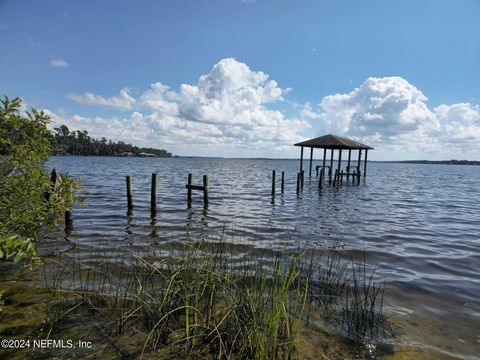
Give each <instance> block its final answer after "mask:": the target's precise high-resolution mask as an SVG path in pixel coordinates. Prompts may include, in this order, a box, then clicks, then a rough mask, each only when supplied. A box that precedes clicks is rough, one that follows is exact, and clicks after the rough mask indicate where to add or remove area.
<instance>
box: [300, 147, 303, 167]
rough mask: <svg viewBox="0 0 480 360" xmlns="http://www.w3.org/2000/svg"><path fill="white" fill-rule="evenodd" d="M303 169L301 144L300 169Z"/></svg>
mask: <svg viewBox="0 0 480 360" xmlns="http://www.w3.org/2000/svg"><path fill="white" fill-rule="evenodd" d="M302 170H303V146H301V147H300V171H302Z"/></svg>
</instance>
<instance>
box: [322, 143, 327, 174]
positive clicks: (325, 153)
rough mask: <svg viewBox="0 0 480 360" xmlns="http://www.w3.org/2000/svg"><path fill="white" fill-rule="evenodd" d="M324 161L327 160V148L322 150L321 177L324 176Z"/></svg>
mask: <svg viewBox="0 0 480 360" xmlns="http://www.w3.org/2000/svg"><path fill="white" fill-rule="evenodd" d="M325 160H327V148H325V149H323V175H324V176H325Z"/></svg>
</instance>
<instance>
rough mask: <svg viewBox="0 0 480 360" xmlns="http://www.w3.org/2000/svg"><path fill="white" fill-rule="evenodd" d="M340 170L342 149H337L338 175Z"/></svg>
mask: <svg viewBox="0 0 480 360" xmlns="http://www.w3.org/2000/svg"><path fill="white" fill-rule="evenodd" d="M340 170H342V149H340V150H338V176H340Z"/></svg>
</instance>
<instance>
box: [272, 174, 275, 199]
mask: <svg viewBox="0 0 480 360" xmlns="http://www.w3.org/2000/svg"><path fill="white" fill-rule="evenodd" d="M272 196H275V170H272Z"/></svg>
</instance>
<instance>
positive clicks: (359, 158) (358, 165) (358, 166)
mask: <svg viewBox="0 0 480 360" xmlns="http://www.w3.org/2000/svg"><path fill="white" fill-rule="evenodd" d="M360 161H362V149H358V162H357V176H358V174H360Z"/></svg>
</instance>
